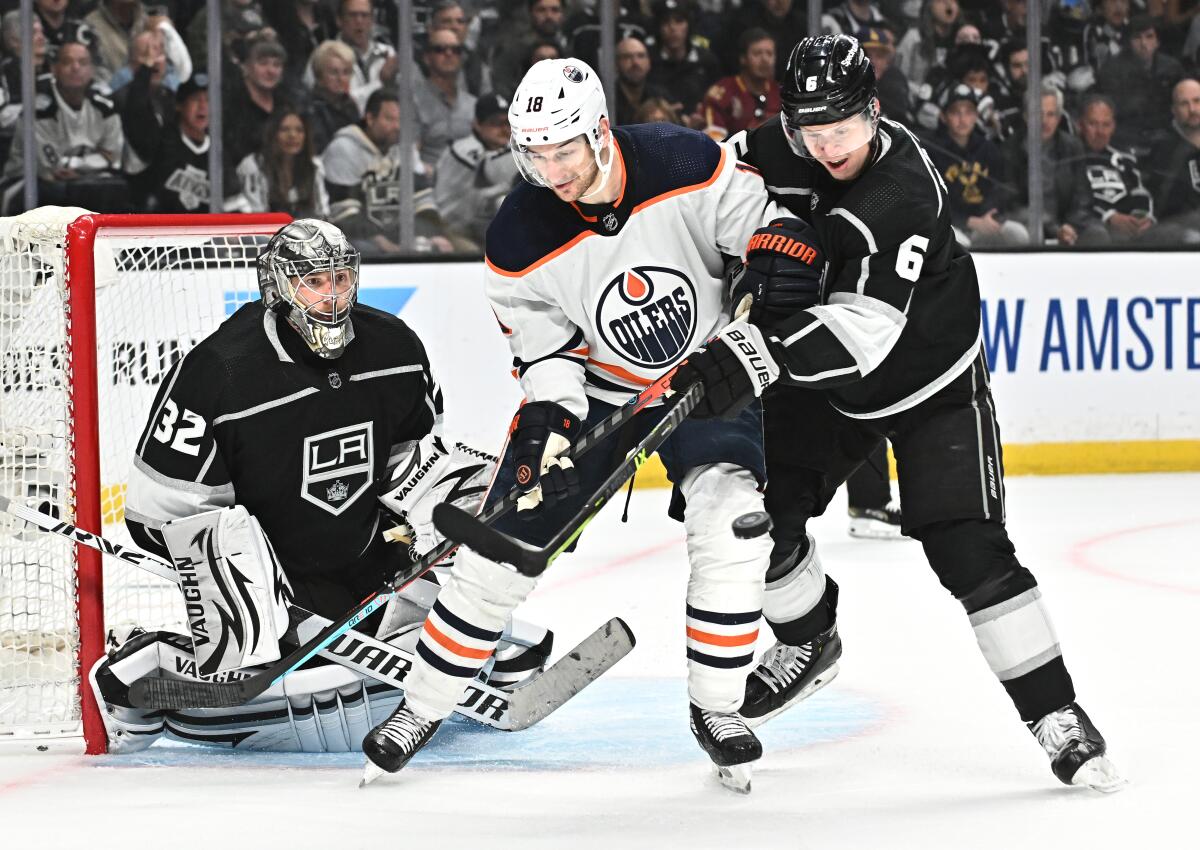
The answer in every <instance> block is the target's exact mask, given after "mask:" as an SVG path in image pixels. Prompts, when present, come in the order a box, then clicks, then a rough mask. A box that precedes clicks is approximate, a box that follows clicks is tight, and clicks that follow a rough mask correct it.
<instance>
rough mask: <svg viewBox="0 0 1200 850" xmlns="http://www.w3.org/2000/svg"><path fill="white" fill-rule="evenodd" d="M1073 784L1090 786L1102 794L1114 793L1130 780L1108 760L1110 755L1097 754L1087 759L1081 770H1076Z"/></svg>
mask: <svg viewBox="0 0 1200 850" xmlns="http://www.w3.org/2000/svg"><path fill="white" fill-rule="evenodd" d="M1071 784H1072V785H1078V786H1079V787H1081V788H1090V789H1092V790H1093V791H1099V792H1100V793H1101V794H1112V793H1114V792H1116V791H1120V790H1121V789H1122V788H1124V787H1125V786H1126V785H1128V784H1129V780H1128V779H1125V778H1124V777H1123V776H1121V774H1119V773H1117V768H1116V765H1114V764H1113V763H1112V762H1111V761H1109V760H1108V756H1096V757H1095V758H1094V759H1088V760H1087V761H1085V762H1084V763H1083V765H1082V766H1081V767H1080V768H1079V770H1077V771H1075V775H1074V776H1072V777H1071Z"/></svg>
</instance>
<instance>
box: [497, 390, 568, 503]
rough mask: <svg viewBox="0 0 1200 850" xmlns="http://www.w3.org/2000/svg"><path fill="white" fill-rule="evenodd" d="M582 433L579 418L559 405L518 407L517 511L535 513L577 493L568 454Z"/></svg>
mask: <svg viewBox="0 0 1200 850" xmlns="http://www.w3.org/2000/svg"><path fill="white" fill-rule="evenodd" d="M582 431H583V427H582V423H580V421H579V417H578V416H576V415H575V414H573V413H571V411H569V410H567V409H566V408H565V407H563V406H562V405H560V404H555V403H554V402H552V401H531V402H529V403H527V404H525V405H524V406H522V407H521V409H520V411H519V412H518V413H517V420H516V426H515V428H514V430H513V435H512V447H513V464H514V466H515V467H516V477H517V488H518V489H519V490H520V491H521V493H522V496H521V498H520V499H519V500H518V501H517V510H518V511H526V512H530V511H537V510H538V509H539V508H540V507H541V506H542V505H543V504H546V505H551V504H554V503H555V502H557V501H558V500H560V499H563V498H566V497H568V496H574V495H575V494H576V493H578V492H579V472H578V471H577V470H576V469H575V462H574V461H573V460H571V452H572V451H573V450H574V448H575V441H576V440H577V439H579V436H580V434H581V432H582ZM530 515H532V514H530V513H527V514H526V516H530Z"/></svg>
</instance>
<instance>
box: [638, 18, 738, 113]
mask: <svg viewBox="0 0 1200 850" xmlns="http://www.w3.org/2000/svg"><path fill="white" fill-rule="evenodd" d="M694 20H695V6H694V5H693V4H692V0H658V2H656V3H655V4H654V32H655V41H654V45H653V48H652V55H653V62H652V64H651V68H650V76H649V82H650V83H651V85H654V86H657V87H658V88H660V89H662V90H663V91H665V92H666V98H667V100H668V101H670V102H671V103H672V105H673V109H674V110H675V112H676V113H677V114H678V115H679V116H680V117H681V118H682V120H684V122H685V123H686V124H687V126H689V127H696V128H702V127H703V126H704V123H703V117H702V116H701V114H700V101H701V100H702V99H703V98H704V93H705V92H706V91H707V90H708V87H709V86H710V85H712V84H713V82H715V81H716V79H717V78H718V77H720V76H721V70H720V68H721V66H720V63H719V62H718V61H717V57H716V55H715V54H714V53H713V52H712V51H710V50H708V49H707V48H704V47H700V46H699V45H697V44H695V43H694V42H693V40H692V23H693V21H694Z"/></svg>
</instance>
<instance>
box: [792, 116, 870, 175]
mask: <svg viewBox="0 0 1200 850" xmlns="http://www.w3.org/2000/svg"><path fill="white" fill-rule="evenodd" d="M873 111H874V110H873V109H872V107H870V106H868V107H867V108H866V109H864V110H863V111H862V112H860V113H858V114H857V115H852V116H851V117H849V118H846V119H844V120H842V121H838V122H837V123H836V124H822V125H816V126H815V127H810V126H806V125H803V124H795V123H793V120H792V116H790V115H788V113H787V112H786V111H785V112H784V115H783V116H782V118H783V134H784V135H785V136H787V140H788V144H790V145H791V147H792V150H793V151H794V152H795V153H796V155H797V156H802V157H805V158H806V159H816V160H824V161H826V162H835V161H837V160H840V159H845V158H846V157H848V156H850V154H852V153H854V152H855V151H856V150H858V149H859V148H861V147H862V146H863V145H865V144H867V143H868V142H870V141H871V139H873V138H874V137H875V128H876V126H878V124H879V119H878V118H877V117H874V116H873V115H872V112H873Z"/></svg>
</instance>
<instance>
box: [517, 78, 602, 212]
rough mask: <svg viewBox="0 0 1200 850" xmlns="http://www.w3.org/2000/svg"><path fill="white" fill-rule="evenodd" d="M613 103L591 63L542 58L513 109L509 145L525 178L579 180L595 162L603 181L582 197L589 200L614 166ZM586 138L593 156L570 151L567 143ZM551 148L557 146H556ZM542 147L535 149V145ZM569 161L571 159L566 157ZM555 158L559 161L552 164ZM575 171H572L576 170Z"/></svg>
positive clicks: (546, 183) (543, 183) (541, 182)
mask: <svg viewBox="0 0 1200 850" xmlns="http://www.w3.org/2000/svg"><path fill="white" fill-rule="evenodd" d="M607 119H608V105H607V103H606V102H605V100H604V87H603V86H602V85H601V83H600V78H599V77H598V76H596V72H595V71H593V70H592V69H591V67H590V66H589V65H588V64H587V63H586V62H583V61H581V60H579V59H543V60H542V61H541V62H538V63H537V64H535V65H534V66H533V67H532V68H530V69H529V71H528V72H527V73H526V74H525V77H524V78H523V79H522V80H521V84H520V85H519V86H518V87H517V91H516V94H514V95H513V99H512V103H511V104H510V105H509V107H508V123H509V126H510V127H511V128H512V135H511V136H510V137H509V149H510V150H511V151H512V155H513V159H515V160H516V162H517V168H518V169H519V170H520V172H521V176H522V177H524V178H525V179H526V180H527V181H528V182H530V183H532V184H533V185H534V186H545V187H546V188H549V189H553V188H554V182H552V181H553V180H557V181H559V182H562V178H563V177H565V178H570V179H574V178H577V177H578V176H579V175H580V174H582V173H583V169H585V168H587V166H588V164H589V163H590V161H593V160H594V161H595V163H596V167H597V168H599V169H600V174H601V178H602V179H601V180H600V185H599V186H597V187H596V188H595V189H594V190H592V191H591V192H589V193H588V194H587V195H584V196H583V197H581V198H580V200H582V201H586V200H587V198H589V197H590V196H592V195H595V194H596V193H597V192H600V191H601V190H602V189H603V188H604V184H605V183H607V182H608V173H609V170H610V169H611V168H612V161H613V155H612V152H611V150H610V151H609V153H608V155H607V156H604V155H602V154H603V152H604V149H605V148H606V147H609V145H610V141H611V139H612V134H611V132H610V131H609V130H608V128H607V127H604V126H601V123H600V122H601V121H602V120H604V121H605V123H606V124H607ZM580 136H583V137H584V139H585V140H586V142H587V144H588V146H589V147H590V148H591V154H592V155H591V157H590V158H586V153H585V154H584V156H578V155H571V153H572V152H571V151H570V150H569V148H568V147H567V144H566V143H568V142H571V141H573V140H574V139H577V138H579V137H580ZM550 146H558V147H557V149H555V148H550ZM535 147H536V148H539V151H538V152H536V153H535V152H533V151H531V150H530V149H531V148H535ZM567 159H570V162H567V161H566V160H567ZM552 162H553V163H554V164H553V165H552ZM564 166H566V167H568V168H567V172H566V173H564V174H563V175H562V176H561V177H551V176H550V175H551V174H552V172H553V171H554V170H555V169H556V168H560V167H564ZM572 169H574V171H573V173H571V170H572Z"/></svg>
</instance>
